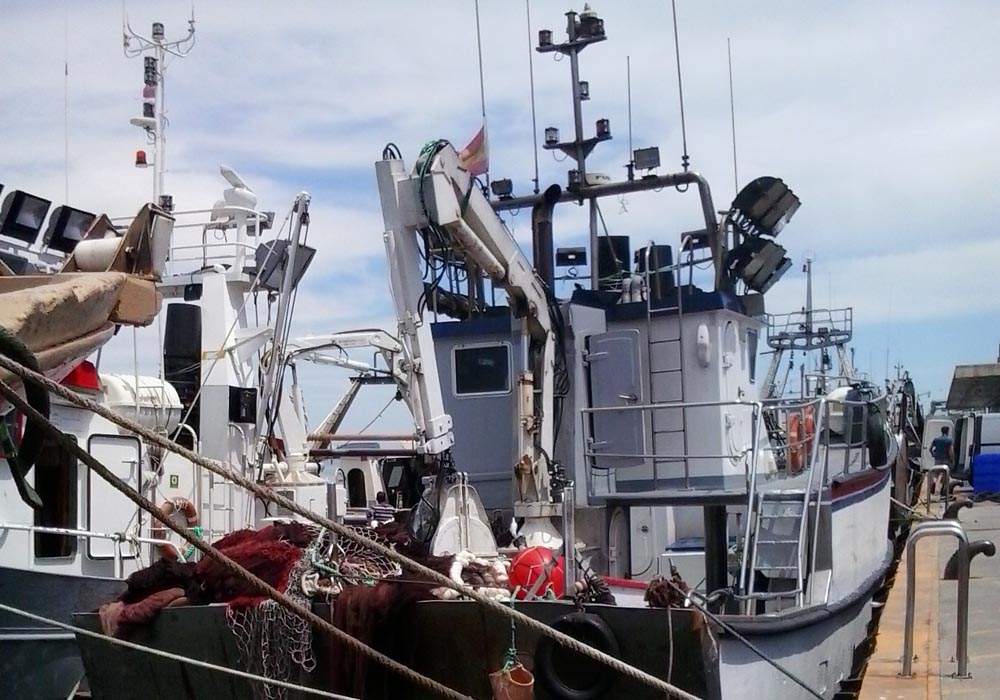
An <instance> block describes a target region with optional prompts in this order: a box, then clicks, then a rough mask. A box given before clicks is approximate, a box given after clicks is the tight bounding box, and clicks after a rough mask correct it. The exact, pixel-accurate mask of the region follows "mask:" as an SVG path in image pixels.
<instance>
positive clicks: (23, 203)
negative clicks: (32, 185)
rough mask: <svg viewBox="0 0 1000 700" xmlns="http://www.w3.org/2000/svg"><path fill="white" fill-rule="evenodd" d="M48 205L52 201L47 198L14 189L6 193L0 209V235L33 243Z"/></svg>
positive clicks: (50, 204) (40, 228) (47, 210)
mask: <svg viewBox="0 0 1000 700" xmlns="http://www.w3.org/2000/svg"><path fill="white" fill-rule="evenodd" d="M50 206H52V202H50V201H49V200H47V199H42V198H41V197H36V196H35V195H33V194H28V193H27V192H22V191H21V190H14V191H13V192H11V193H10V194H8V195H7V198H6V199H5V200H4V202H3V208H2V209H0V236H9V237H10V238H16V239H17V240H19V241H23V242H24V243H28V244H31V243H34V242H35V239H36V238H38V232H39V231H41V230H42V223H43V222H44V221H45V215H46V214H48V213H49V207H50Z"/></svg>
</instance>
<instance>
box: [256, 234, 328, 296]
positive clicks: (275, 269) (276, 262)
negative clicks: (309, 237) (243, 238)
mask: <svg viewBox="0 0 1000 700" xmlns="http://www.w3.org/2000/svg"><path fill="white" fill-rule="evenodd" d="M315 254H316V249H315V248H310V247H309V246H305V245H301V244H300V245H299V247H298V250H297V251H296V255H295V270H294V277H293V278H292V288H295V287H296V286H298V284H299V281H300V280H301V279H302V275H304V274H305V273H306V269H307V268H308V267H309V263H311V262H312V259H313V256H314V255H315ZM255 257H256V260H257V269H258V270H259V271H260V272H259V275H260V282H259V286H260V287H261V288H262V289H266V290H268V291H272V292H277V291H280V290H281V282H282V280H283V278H284V275H285V269H286V268H287V267H288V241H287V240H285V239H283V238H279V239H276V240H274V241H270V242H268V243H261V244H260V245H259V246H257V253H256V256H255Z"/></svg>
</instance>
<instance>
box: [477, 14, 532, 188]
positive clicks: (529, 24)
mask: <svg viewBox="0 0 1000 700" xmlns="http://www.w3.org/2000/svg"><path fill="white" fill-rule="evenodd" d="M524 11H525V14H526V16H527V18H528V81H529V82H530V84H531V139H532V141H533V143H534V147H535V179H534V180H533V182H534V183H535V194H538V193H539V191H540V190H539V189H538V120H537V119H536V118H535V59H534V56H533V55H532V49H533V48H534V46H533V43H532V40H533V39H534V37H533V36H532V35H531V0H524ZM480 65H481V59H480ZM481 75H482V74H480V76H481ZM481 79H482V78H481V77H480V80H481ZM484 111H485V108H484Z"/></svg>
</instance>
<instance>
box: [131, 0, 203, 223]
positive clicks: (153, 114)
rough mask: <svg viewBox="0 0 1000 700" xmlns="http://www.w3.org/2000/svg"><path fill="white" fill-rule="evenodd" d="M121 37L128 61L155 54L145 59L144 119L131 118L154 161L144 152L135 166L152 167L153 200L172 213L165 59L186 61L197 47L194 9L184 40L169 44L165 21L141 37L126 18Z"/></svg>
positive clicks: (154, 24) (139, 153)
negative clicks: (166, 180)
mask: <svg viewBox="0 0 1000 700" xmlns="http://www.w3.org/2000/svg"><path fill="white" fill-rule="evenodd" d="M122 38H123V43H124V51H125V56H126V57H127V58H134V57H136V56H144V54H146V53H147V52H149V53H151V54H152V55H151V56H144V58H143V61H144V65H143V81H144V87H143V90H142V98H143V99H142V116H141V117H135V118H133V119H131V120H130V123H131V124H133V125H134V126H137V127H139V128H141V129H143V130H144V131H145V132H146V136H147V138H148V139H149V142H150V143H152V144H153V162H152V163H150V162H148V161H147V159H146V155H145V153H144V152H142V151H139V152H138V153H137V154H136V162H135V164H136V167H139V168H143V167H150V166H152V168H153V201H154V202H155V203H157V204H159V205H160V207H162V208H163V209H166V210H167V211H171V210H172V209H173V199H172V197H171V196H170V195H168V194H166V192H165V191H164V189H165V188H164V174H165V173H166V170H167V155H166V149H167V139H166V133H165V131H166V129H165V127H166V118H165V110H164V99H165V94H164V82H165V74H166V69H167V64H166V58H167V56H173V57H176V58H184V57H185V56H187V55H188V54H189V53H190V52H191V49H193V48H194V7H193V6H192V8H191V19H189V20H188V32H187V36H185V37H184V38H183V39H176V40H174V41H167V38H166V34H165V32H164V28H163V23H162V22H153V27H152V32H151V35H150V36H149V37H145V36H142V35H141V34H139V33H138V32H136V31H135V30H134V29H132V26H131V25H130V24H129V21H128V17H127V16H126V17H125V18H124V19H123V20H122Z"/></svg>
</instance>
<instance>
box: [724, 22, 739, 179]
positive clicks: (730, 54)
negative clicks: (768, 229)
mask: <svg viewBox="0 0 1000 700" xmlns="http://www.w3.org/2000/svg"><path fill="white" fill-rule="evenodd" d="M726 53H727V54H728V57H729V120H730V124H731V128H732V134H733V185H734V190H733V192H734V194H733V196H734V197H735V196H736V195H737V194H739V191H740V176H739V170H738V169H737V167H736V102H735V100H734V99H733V47H732V43H731V41H730V40H729V37H726Z"/></svg>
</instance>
